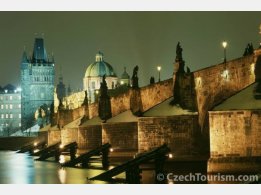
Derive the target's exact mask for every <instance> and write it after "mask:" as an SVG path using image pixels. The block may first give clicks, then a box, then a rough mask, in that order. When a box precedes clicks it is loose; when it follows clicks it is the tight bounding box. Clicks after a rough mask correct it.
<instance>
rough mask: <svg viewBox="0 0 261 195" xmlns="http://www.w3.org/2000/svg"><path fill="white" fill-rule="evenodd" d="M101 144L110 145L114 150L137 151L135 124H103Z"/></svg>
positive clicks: (136, 128) (136, 129)
mask: <svg viewBox="0 0 261 195" xmlns="http://www.w3.org/2000/svg"><path fill="white" fill-rule="evenodd" d="M102 143H103V144H105V143H110V144H111V145H112V148H114V149H116V150H126V149H127V150H138V127H137V122H126V123H103V124H102Z"/></svg>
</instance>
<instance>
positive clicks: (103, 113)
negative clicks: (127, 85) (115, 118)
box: [98, 75, 112, 122]
mask: <svg viewBox="0 0 261 195" xmlns="http://www.w3.org/2000/svg"><path fill="white" fill-rule="evenodd" d="M100 93H101V95H100V97H99V110H98V111H99V117H100V118H101V119H102V120H104V122H106V120H107V119H109V118H111V116H112V114H111V102H110V97H109V95H108V87H107V83H106V75H103V77H102V83H101V87H100Z"/></svg>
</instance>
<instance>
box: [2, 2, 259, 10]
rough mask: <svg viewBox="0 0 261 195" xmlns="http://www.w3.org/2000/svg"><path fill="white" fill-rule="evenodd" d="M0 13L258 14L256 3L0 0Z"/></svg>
mask: <svg viewBox="0 0 261 195" xmlns="http://www.w3.org/2000/svg"><path fill="white" fill-rule="evenodd" d="M0 3H1V4H0V11H260V10H261V6H260V1H258V0H0Z"/></svg>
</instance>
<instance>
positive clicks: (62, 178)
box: [58, 168, 66, 184]
mask: <svg viewBox="0 0 261 195" xmlns="http://www.w3.org/2000/svg"><path fill="white" fill-rule="evenodd" d="M58 175H59V179H60V182H61V183H62V184H65V183H66V170H65V169H64V168H61V169H59V170H58Z"/></svg>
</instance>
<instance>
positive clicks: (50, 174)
mask: <svg viewBox="0 0 261 195" xmlns="http://www.w3.org/2000/svg"><path fill="white" fill-rule="evenodd" d="M34 158H36V157H32V156H30V155H28V154H23V153H16V152H15V151H0V184H105V183H106V182H103V181H91V180H88V179H87V178H91V177H94V176H97V175H99V174H100V173H102V172H104V171H105V170H103V169H102V166H101V163H99V162H96V163H92V164H91V168H89V169H83V168H69V167H65V168H64V167H61V166H60V164H59V163H56V162H54V160H53V159H50V160H48V161H36V160H35V159H34ZM60 159H61V160H67V159H69V157H66V156H63V155H62V156H61V158H60ZM123 162H125V161H122V162H118V164H121V163H123ZM114 166H115V164H114ZM114 166H110V167H109V169H111V168H113V167H114ZM142 169H143V170H142V180H141V183H144V184H146V183H155V173H154V171H153V169H151V165H145V167H142ZM165 169H166V170H167V171H168V173H173V174H176V175H188V174H191V173H192V174H193V173H196V174H198V173H200V174H202V175H208V174H207V161H193V162H167V163H166V164H165ZM124 178H125V174H124V173H123V174H120V175H118V176H117V179H122V180H123V179H124ZM167 183H205V184H206V183H220V182H209V181H206V180H204V181H191V182H176V181H175V182H172V181H169V182H167ZM221 183H226V182H221ZM232 183H234V182H232ZM236 183H240V182H236Z"/></svg>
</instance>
